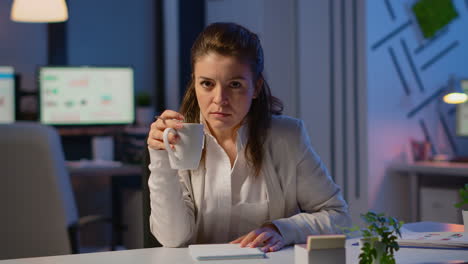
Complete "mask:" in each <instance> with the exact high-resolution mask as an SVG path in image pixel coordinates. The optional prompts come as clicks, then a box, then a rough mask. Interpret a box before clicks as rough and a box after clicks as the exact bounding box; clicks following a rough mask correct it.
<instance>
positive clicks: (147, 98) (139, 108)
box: [135, 91, 154, 126]
mask: <svg viewBox="0 0 468 264" xmlns="http://www.w3.org/2000/svg"><path fill="white" fill-rule="evenodd" d="M135 103H136V123H137V125H139V126H147V125H149V124H150V123H151V122H152V121H153V118H154V109H153V105H152V102H151V95H150V93H149V92H147V91H141V92H139V93H137V95H136V98H135Z"/></svg>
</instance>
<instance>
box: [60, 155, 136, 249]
mask: <svg viewBox="0 0 468 264" xmlns="http://www.w3.org/2000/svg"><path fill="white" fill-rule="evenodd" d="M69 164H72V163H69ZM103 164H104V163H101V164H100V165H99V164H95V165H93V164H88V165H83V166H81V165H79V164H78V165H77V163H75V164H74V165H73V166H68V171H69V173H70V177H71V181H72V184H73V188H74V190H75V191H77V190H82V189H84V190H87V189H93V188H98V189H99V188H105V189H108V190H110V196H109V197H105V198H108V199H109V198H110V201H108V200H107V199H106V201H105V204H104V205H103V206H102V207H101V208H100V209H99V208H97V209H92V210H98V211H91V212H89V211H86V212H80V213H83V214H85V215H88V214H101V215H108V214H109V211H110V215H111V216H112V219H113V223H114V227H115V230H113V237H114V239H115V241H114V242H115V244H116V245H123V231H124V230H125V229H126V228H125V226H124V224H123V216H122V212H123V210H122V209H123V204H124V203H123V191H124V190H127V189H131V190H141V181H142V173H143V169H142V166H141V165H133V164H122V165H121V166H116V164H111V163H109V166H105V165H103ZM90 182H92V183H93V184H95V183H97V185H100V186H83V185H87V184H89V183H90ZM77 200H79V199H77ZM88 202H90V201H88ZM88 202H85V203H88ZM78 206H79V207H81V208H82V209H83V210H89V209H87V208H86V207H87V206H89V205H88V204H81V205H80V203H79V202H78ZM109 209H110V210H109ZM140 217H143V212H142V213H141V216H140ZM90 231H93V230H90ZM94 233H96V234H103V233H104V232H99V231H96V230H94ZM92 237H93V238H91V239H90V240H93V239H94V240H98V241H99V238H96V237H95V236H92ZM84 242H85V241H84ZM84 244H86V243H84Z"/></svg>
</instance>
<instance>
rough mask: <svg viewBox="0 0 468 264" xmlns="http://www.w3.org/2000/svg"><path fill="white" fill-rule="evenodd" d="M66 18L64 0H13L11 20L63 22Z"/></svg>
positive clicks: (66, 12) (66, 11)
mask: <svg viewBox="0 0 468 264" xmlns="http://www.w3.org/2000/svg"><path fill="white" fill-rule="evenodd" d="M67 19H68V10H67V4H66V3H65V0H15V1H14V2H13V6H12V8H11V20H13V21H16V22H27V23H50V22H52V23H53V22H64V21H66V20H67Z"/></svg>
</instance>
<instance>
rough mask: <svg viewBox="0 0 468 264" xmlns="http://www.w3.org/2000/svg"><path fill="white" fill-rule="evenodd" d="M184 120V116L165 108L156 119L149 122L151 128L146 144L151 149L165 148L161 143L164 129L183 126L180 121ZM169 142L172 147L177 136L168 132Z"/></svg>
mask: <svg viewBox="0 0 468 264" xmlns="http://www.w3.org/2000/svg"><path fill="white" fill-rule="evenodd" d="M183 120H184V116H183V115H181V114H179V113H177V112H176V111H172V110H166V111H164V112H163V113H162V114H161V115H160V116H159V117H158V119H156V121H154V122H153V123H152V124H151V129H150V132H149V134H148V140H147V143H148V146H149V147H150V148H152V149H159V150H161V149H166V147H164V143H163V133H164V130H165V129H166V128H168V127H171V128H174V129H176V130H177V129H180V128H182V127H183V123H182V121H183ZM168 139H169V143H170V144H171V147H172V148H173V147H174V144H175V143H177V141H178V139H179V138H178V136H176V135H174V134H172V133H171V134H169V136H168Z"/></svg>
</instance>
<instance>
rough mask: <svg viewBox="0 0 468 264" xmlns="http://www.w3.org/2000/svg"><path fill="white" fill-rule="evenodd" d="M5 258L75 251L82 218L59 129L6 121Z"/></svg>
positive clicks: (1, 130) (1, 230)
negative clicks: (75, 228) (70, 229)
mask: <svg viewBox="0 0 468 264" xmlns="http://www.w3.org/2000/svg"><path fill="white" fill-rule="evenodd" d="M0 180H1V182H0V212H1V217H0V234H1V235H0V259H8V258H24V257H37V256H50V255H60V254H70V253H71V249H70V241H69V237H68V233H67V226H68V225H69V224H71V223H73V222H75V221H76V220H77V218H78V214H77V209H76V205H75V200H74V197H73V192H72V188H71V184H70V178H69V174H68V171H67V168H66V165H65V160H64V155H63V150H62V145H61V141H60V137H59V135H58V133H57V131H56V130H55V129H54V128H52V127H48V126H44V125H41V124H38V123H32V122H24V123H21V122H18V123H14V124H7V125H0Z"/></svg>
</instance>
